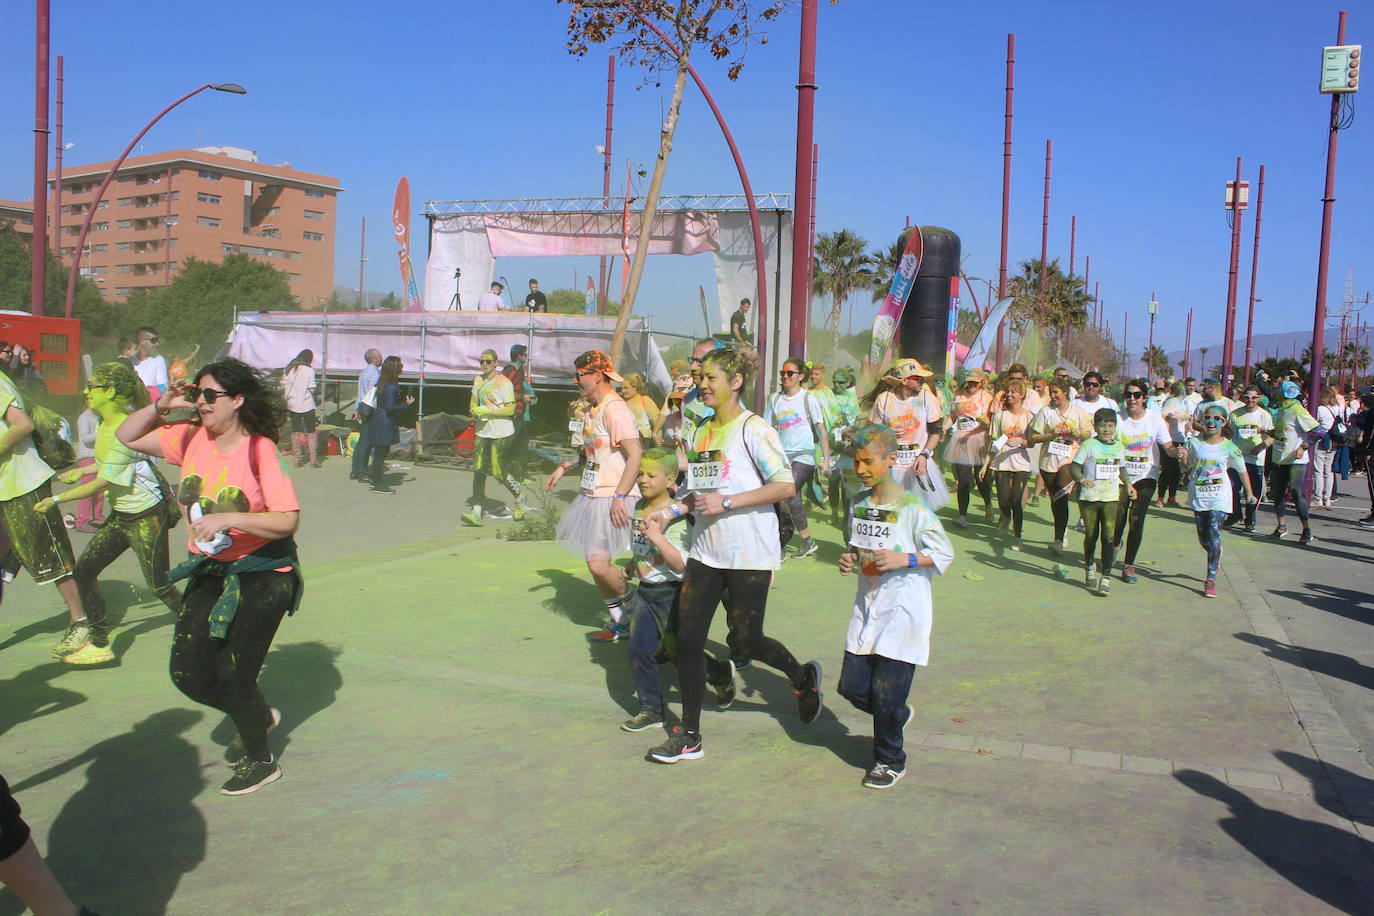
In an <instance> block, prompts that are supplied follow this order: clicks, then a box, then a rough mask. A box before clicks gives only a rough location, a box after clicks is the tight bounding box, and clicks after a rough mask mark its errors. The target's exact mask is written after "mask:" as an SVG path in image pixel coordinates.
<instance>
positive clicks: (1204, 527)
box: [1175, 382, 1292, 598]
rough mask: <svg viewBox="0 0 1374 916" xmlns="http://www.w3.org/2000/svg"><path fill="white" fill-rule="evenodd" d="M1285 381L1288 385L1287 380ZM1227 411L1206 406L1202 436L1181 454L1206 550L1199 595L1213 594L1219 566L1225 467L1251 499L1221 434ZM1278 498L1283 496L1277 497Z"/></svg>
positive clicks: (1226, 506)
mask: <svg viewBox="0 0 1374 916" xmlns="http://www.w3.org/2000/svg"><path fill="white" fill-rule="evenodd" d="M1288 384H1292V383H1291V382H1290V383H1288ZM1226 420H1227V411H1226V408H1225V407H1224V406H1223V405H1221V404H1211V405H1208V406H1207V408H1206V409H1205V410H1204V412H1203V414H1202V436H1201V437H1200V438H1193V439H1189V440H1188V444H1187V446H1186V448H1184V449H1177V448H1176V449H1175V454H1179V453H1180V452H1181V453H1182V454H1181V456H1180V457H1181V459H1182V461H1183V465H1184V474H1185V475H1187V478H1188V503H1189V505H1190V506H1192V509H1193V523H1194V524H1195V525H1196V526H1197V539H1198V543H1200V544H1201V545H1202V547H1203V549H1204V550H1206V551H1207V579H1206V581H1205V582H1203V584H1202V594H1203V595H1205V596H1206V597H1208V598H1215V597H1216V596H1217V572H1218V571H1219V570H1220V568H1221V523H1222V522H1223V521H1225V520H1226V516H1227V515H1229V514H1230V512H1231V501H1232V496H1233V494H1232V492H1231V484H1230V481H1228V480H1227V476H1228V475H1227V473H1226V472H1227V471H1228V470H1239V471H1241V472H1242V473H1241V478H1240V479H1241V484H1242V486H1243V487H1244V488H1245V498H1246V500H1247V501H1251V502H1253V501H1254V498H1255V494H1254V491H1252V490H1251V489H1250V478H1249V477H1248V476H1247V475H1246V474H1245V473H1244V468H1245V459H1244V458H1243V457H1242V456H1241V453H1240V449H1238V448H1236V444H1235V443H1234V442H1231V441H1229V440H1227V439H1226V438H1225V437H1224V436H1223V435H1222V429H1223V428H1224V427H1225V426H1226ZM1279 498H1280V499H1282V498H1283V497H1282V496H1280V497H1279Z"/></svg>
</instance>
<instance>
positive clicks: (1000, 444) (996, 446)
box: [992, 436, 1007, 452]
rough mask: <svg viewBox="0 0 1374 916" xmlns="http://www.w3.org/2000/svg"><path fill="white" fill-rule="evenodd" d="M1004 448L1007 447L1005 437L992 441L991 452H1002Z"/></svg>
mask: <svg viewBox="0 0 1374 916" xmlns="http://www.w3.org/2000/svg"><path fill="white" fill-rule="evenodd" d="M1006 447H1007V437H1006V436H998V437H997V438H996V439H994V440H992V450H993V451H994V452H1000V451H1002V449H1004V448H1006Z"/></svg>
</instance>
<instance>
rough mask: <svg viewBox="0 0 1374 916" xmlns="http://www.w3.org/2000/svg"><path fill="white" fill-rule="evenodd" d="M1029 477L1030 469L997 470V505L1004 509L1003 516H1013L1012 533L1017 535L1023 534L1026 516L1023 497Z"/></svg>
mask: <svg viewBox="0 0 1374 916" xmlns="http://www.w3.org/2000/svg"><path fill="white" fill-rule="evenodd" d="M1029 479H1030V471H998V472H997V505H998V507H999V508H1000V509H1001V510H1002V517H1003V518H1006V517H1007V516H1011V533H1012V534H1013V535H1015V536H1016V537H1020V536H1021V522H1022V520H1023V519H1024V518H1025V516H1026V505H1025V500H1024V499H1022V497H1023V496H1024V495H1025V492H1026V481H1027V480H1029Z"/></svg>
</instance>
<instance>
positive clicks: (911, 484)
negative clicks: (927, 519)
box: [892, 459, 949, 512]
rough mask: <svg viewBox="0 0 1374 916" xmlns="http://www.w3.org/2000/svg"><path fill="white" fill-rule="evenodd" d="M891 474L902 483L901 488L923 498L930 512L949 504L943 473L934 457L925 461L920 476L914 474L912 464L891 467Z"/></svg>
mask: <svg viewBox="0 0 1374 916" xmlns="http://www.w3.org/2000/svg"><path fill="white" fill-rule="evenodd" d="M892 476H893V478H894V479H895V480H896V481H897V482H898V483H900V484H901V485H902V489H904V490H906V491H907V492H909V493H915V494H916V495H917V496H919V497H921V499H923V500H925V504H926V505H927V506H929V507H930V511H931V512H939V511H940V510H941V509H943V508H944V507H945V506H947V505H949V487H948V486H946V485H945V474H944V471H943V470H942V469H941V467H940V466H939V465H938V464H936V463H935V461H934V459H928V460H927V461H926V472H925V474H924V475H922V476H921V477H917V476H916V472H915V470H914V466H913V465H898V466H897V467H895V468H893V469H892Z"/></svg>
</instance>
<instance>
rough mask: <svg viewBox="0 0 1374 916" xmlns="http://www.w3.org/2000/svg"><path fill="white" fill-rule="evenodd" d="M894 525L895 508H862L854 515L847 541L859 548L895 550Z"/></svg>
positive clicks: (895, 518) (895, 521)
mask: <svg viewBox="0 0 1374 916" xmlns="http://www.w3.org/2000/svg"><path fill="white" fill-rule="evenodd" d="M896 527H897V511H896V510H895V509H864V510H863V511H862V512H861V513H859V514H857V515H855V516H854V527H853V531H852V533H851V535H850V538H849V543H850V544H852V545H854V546H855V547H857V548H858V549H860V550H896V549H897V548H896V547H895V546H894V545H895V544H896V537H894V535H893V530H894V529H895V528H896Z"/></svg>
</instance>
